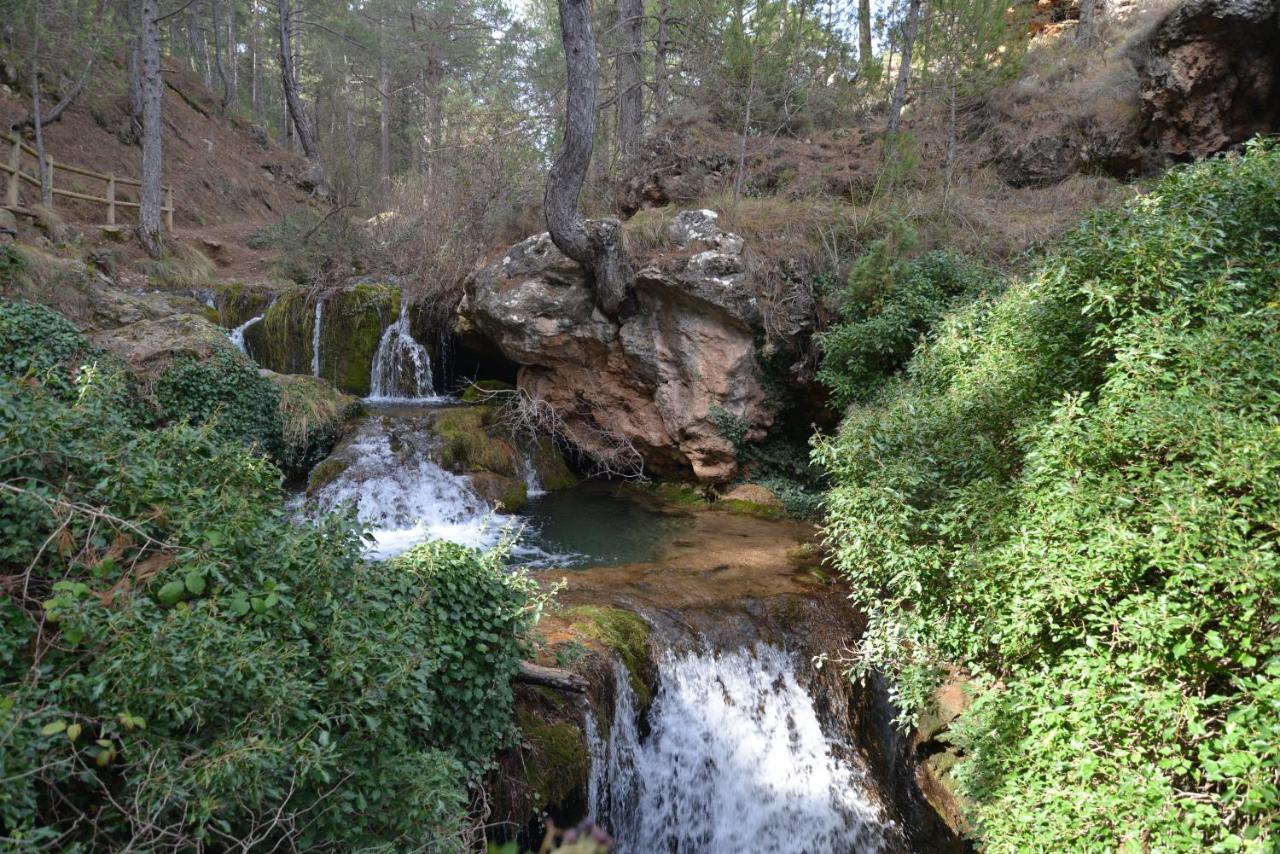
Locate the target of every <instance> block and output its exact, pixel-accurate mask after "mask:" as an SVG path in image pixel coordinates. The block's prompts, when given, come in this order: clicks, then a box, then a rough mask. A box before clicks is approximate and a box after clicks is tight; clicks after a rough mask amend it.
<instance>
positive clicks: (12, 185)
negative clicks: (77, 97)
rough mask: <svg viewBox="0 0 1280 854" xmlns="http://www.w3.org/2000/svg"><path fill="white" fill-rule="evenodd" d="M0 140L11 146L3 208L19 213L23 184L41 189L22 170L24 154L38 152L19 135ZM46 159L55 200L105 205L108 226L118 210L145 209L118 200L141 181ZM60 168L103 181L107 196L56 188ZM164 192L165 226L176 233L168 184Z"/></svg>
mask: <svg viewBox="0 0 1280 854" xmlns="http://www.w3.org/2000/svg"><path fill="white" fill-rule="evenodd" d="M0 140H2V141H4V142H6V143H8V144H9V146H10V148H9V159H8V162H4V163H0V172H5V173H8V175H9V182H8V187H7V189H6V193H5V203H4V206H5V207H7V208H9V209H11V210H20V209H21V208H20V207H19V204H18V203H19V201H20V189H21V186H22V183H23V182H24V181H25V182H26V183H28V184H30V185H31V186H33V187H39V186H40V178H39V176H38V175H28V174H27V173H26V172H23V171H22V155H23V154H24V153H26V154H29V155H31V156H32V157H36V158H38V157H39V155H38V154H37V153H36V150H35V149H34V148H32V147H31V146H29V145H27V144H26V143H25V142H23V141H22V140H21V139H20V138H19V137H18V136H16V135H11V134H7V133H0ZM44 159H45V163H46V164H48V167H49V184H50V189H51V190H52V191H53V195H54V196H55V197H57V196H62V197H64V198H68V199H79V200H80V201H84V202H96V203H98V204H101V205H106V206H107V225H115V224H116V210H117V209H118V208H140V207H142V205H141V204H140V203H139V202H130V201H126V200H124V199H117V198H116V188H118V187H122V186H123V187H139V188H140V187H141V186H142V182H141V181H137V180H134V179H133V178H123V177H121V176H119V175H116V174H114V173H111V172H108V173H106V174H105V175H104V174H103V173H101V172H94V171H93V170H91V169H82V168H81V167H79V166H68V165H67V164H65V163H58V162H56V161H55V160H54V159H53V158H52V157H50V156H49V155H48V154H46V155H45V158H44ZM59 169H61V170H62V171H63V172H69V173H71V174H72V175H80V176H82V177H85V178H93V179H95V180H98V181H104V182H105V183H106V185H107V188H106V195H104V196H94V195H90V194H89V193H81V192H77V191H75V190H69V189H64V188H62V187H59V186H57V182H56V181H55V180H54V176H55V175H56V174H57V170H59ZM36 171H37V172H38V171H39V166H37V167H36ZM162 189H163V190H164V204H163V205H161V206H160V210H161V211H163V212H164V223H165V226H166V227H167V228H168V229H169V231H173V187H172V186H170V185H165V186H164V187H163V188H162Z"/></svg>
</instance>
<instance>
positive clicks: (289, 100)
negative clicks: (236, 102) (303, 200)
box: [276, 0, 320, 165]
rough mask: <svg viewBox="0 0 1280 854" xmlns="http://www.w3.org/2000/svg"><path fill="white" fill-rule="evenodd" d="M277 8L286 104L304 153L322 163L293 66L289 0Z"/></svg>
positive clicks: (281, 76)
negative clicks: (303, 105) (299, 92)
mask: <svg viewBox="0 0 1280 854" xmlns="http://www.w3.org/2000/svg"><path fill="white" fill-rule="evenodd" d="M276 8H277V9H278V10H279V13H280V81H281V84H282V86H283V87H284V100H285V106H286V107H288V110H289V118H291V119H292V120H293V130H294V133H296V134H297V136H298V143H299V144H300V145H301V146H302V153H303V154H304V155H306V158H307V159H308V160H310V161H312V162H313V163H315V164H317V165H318V164H319V163H320V152H319V151H318V150H317V149H316V143H315V140H314V139H313V138H312V136H311V125H310V124H308V123H307V114H306V111H305V110H304V109H303V107H302V98H301V97H300V96H299V95H298V78H297V76H296V75H295V74H294V68H293V46H292V43H291V39H290V32H291V30H292V28H293V20H292V19H293V13H292V11H291V10H290V8H289V0H278V3H277V5H276Z"/></svg>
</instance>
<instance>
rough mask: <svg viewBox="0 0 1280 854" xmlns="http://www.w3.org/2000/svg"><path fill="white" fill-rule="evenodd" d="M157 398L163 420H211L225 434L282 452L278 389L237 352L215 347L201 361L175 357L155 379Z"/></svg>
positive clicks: (276, 455) (267, 450)
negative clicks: (209, 354) (217, 350)
mask: <svg viewBox="0 0 1280 854" xmlns="http://www.w3.org/2000/svg"><path fill="white" fill-rule="evenodd" d="M155 398H156V402H157V404H158V406H159V410H160V412H159V415H160V418H161V420H162V421H178V420H181V419H184V418H186V419H190V421H191V423H192V424H197V425H199V424H205V423H210V424H213V425H214V428H215V429H216V430H217V431H218V432H219V433H221V434H222V435H224V436H227V437H228V438H232V439H236V440H238V441H241V442H244V443H245V444H246V445H250V446H256V447H257V448H258V450H259V451H260V452H261V453H265V454H267V455H268V456H269V457H271V458H272V459H280V458H281V455H282V453H283V451H284V448H283V443H282V441H281V436H282V430H283V427H282V425H281V420H280V412H279V409H280V390H279V389H277V388H276V386H275V384H274V383H272V382H271V381H270V380H268V379H266V378H265V377H263V376H261V375H260V374H259V373H258V370H257V368H256V367H254V365H253V364H252V363H251V362H249V361H248V360H247V359H243V358H240V357H239V356H238V355H236V354H235V353H231V352H227V351H219V352H217V353H214V354H213V355H212V356H210V357H209V358H208V359H205V360H204V361H199V360H197V359H195V358H192V357H191V356H181V357H179V358H178V359H176V360H175V361H174V363H173V364H172V365H171V366H170V367H169V368H168V369H167V370H165V372H164V373H162V374H161V375H160V378H159V380H157V381H156V384H155Z"/></svg>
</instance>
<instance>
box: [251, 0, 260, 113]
mask: <svg viewBox="0 0 1280 854" xmlns="http://www.w3.org/2000/svg"><path fill="white" fill-rule="evenodd" d="M261 93H262V64H261V63H260V62H259V61H258V0H251V2H250V4H249V108H250V110H251V112H252V113H253V120H254V121H255V122H260V121H261V120H262V104H261V97H262V95H261Z"/></svg>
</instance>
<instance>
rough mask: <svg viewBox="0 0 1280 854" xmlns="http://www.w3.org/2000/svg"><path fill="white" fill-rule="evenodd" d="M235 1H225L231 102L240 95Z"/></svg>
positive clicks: (238, 46)
mask: <svg viewBox="0 0 1280 854" xmlns="http://www.w3.org/2000/svg"><path fill="white" fill-rule="evenodd" d="M236 8H237V5H236V0H228V1H227V63H228V64H229V65H230V66H231V100H232V101H234V100H235V99H236V96H237V95H239V94H240V45H239V39H238V34H237V32H236V29H237V28H236Z"/></svg>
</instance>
